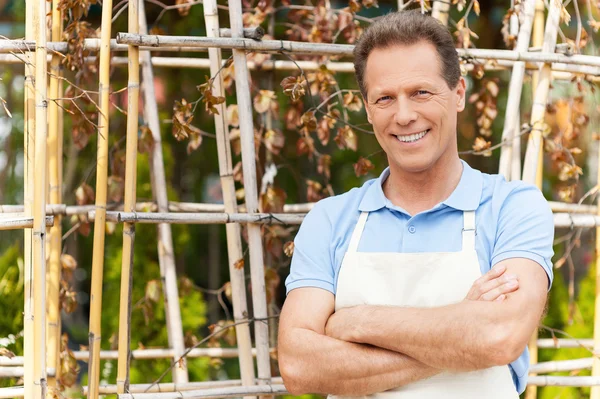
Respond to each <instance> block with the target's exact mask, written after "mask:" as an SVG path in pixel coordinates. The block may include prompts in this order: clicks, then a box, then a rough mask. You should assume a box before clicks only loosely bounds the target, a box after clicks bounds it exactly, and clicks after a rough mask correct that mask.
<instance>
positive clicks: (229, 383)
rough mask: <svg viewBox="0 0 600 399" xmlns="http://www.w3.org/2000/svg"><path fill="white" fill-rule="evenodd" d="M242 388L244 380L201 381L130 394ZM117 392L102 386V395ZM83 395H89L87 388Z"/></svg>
mask: <svg viewBox="0 0 600 399" xmlns="http://www.w3.org/2000/svg"><path fill="white" fill-rule="evenodd" d="M273 381H274V383H275V384H283V380H282V379H281V377H275V378H273ZM239 386H242V380H224V381H201V382H186V383H179V384H176V383H172V382H170V383H164V384H131V385H130V386H129V392H130V393H154V392H176V391H193V390H198V389H211V388H224V387H239ZM116 390H117V386H116V385H100V393H102V394H114V393H115V392H116ZM83 394H84V395H85V394H87V392H86V390H85V388H84V390H83Z"/></svg>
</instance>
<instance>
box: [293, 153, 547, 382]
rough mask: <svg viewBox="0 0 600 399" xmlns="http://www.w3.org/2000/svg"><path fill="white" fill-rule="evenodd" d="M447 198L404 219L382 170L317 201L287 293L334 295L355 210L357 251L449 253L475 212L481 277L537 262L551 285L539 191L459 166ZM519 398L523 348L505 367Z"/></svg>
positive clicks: (525, 360)
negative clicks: (516, 263)
mask: <svg viewBox="0 0 600 399" xmlns="http://www.w3.org/2000/svg"><path fill="white" fill-rule="evenodd" d="M462 163H463V166H464V167H463V172H462V176H461V178H460V182H459V183H458V186H457V187H456V188H455V190H454V191H453V192H452V194H451V195H450V196H449V197H448V198H447V199H446V200H445V201H443V202H441V203H439V204H437V205H436V206H434V207H433V208H432V209H430V210H427V211H424V212H421V213H419V214H417V215H414V216H411V215H409V214H408V213H407V212H406V211H405V210H404V209H402V208H400V207H398V206H395V205H394V204H392V203H391V202H390V201H389V200H388V199H387V198H386V197H385V195H384V193H383V189H382V183H383V182H384V181H385V179H386V178H387V177H388V176H389V173H390V172H389V168H387V169H386V170H384V171H383V173H382V174H381V176H379V178H377V179H372V180H369V181H367V182H366V183H365V184H364V185H363V186H362V187H360V188H353V189H352V190H350V191H348V192H347V193H344V194H341V195H337V196H334V197H330V198H326V199H324V200H322V201H319V202H318V203H317V204H316V205H315V207H314V208H313V209H312V210H311V211H310V212H309V213H308V215H307V216H306V218H305V219H304V222H303V223H302V225H301V227H300V230H299V231H298V234H297V235H296V238H295V239H294V244H295V245H294V255H293V257H292V264H291V270H290V275H289V276H288V277H287V279H286V281H285V284H286V289H287V292H288V293H289V292H290V291H291V290H293V289H295V288H300V287H317V288H322V289H324V290H327V291H329V292H331V293H332V294H334V295H335V292H336V288H337V279H338V274H339V271H340V266H341V264H342V259H343V258H344V254H345V253H346V251H347V249H348V245H349V243H350V237H351V236H352V232H353V231H354V227H355V226H356V223H357V221H358V217H359V215H360V213H361V212H363V211H365V212H370V214H369V218H368V219H367V223H366V225H365V229H364V231H363V234H362V237H361V240H360V244H359V246H358V251H360V252H456V251H460V250H461V247H462V228H463V211H473V210H475V211H476V212H475V224H476V229H477V235H476V242H475V249H476V251H477V255H478V258H479V265H480V267H481V273H482V274H484V273H486V272H488V271H489V270H490V269H491V268H492V267H493V266H494V265H495V264H496V263H498V262H500V261H502V260H504V259H508V258H527V259H531V260H533V261H535V262H537V263H538V264H539V265H540V266H541V267H542V268H543V269H544V270H545V271H546V273H547V275H548V280H549V284H550V285H551V284H552V278H553V274H552V262H551V258H552V256H553V255H554V252H553V250H552V242H553V239H554V222H553V217H552V211H551V210H550V206H549V205H548V203H547V202H546V200H545V199H544V197H543V195H542V193H541V192H540V191H539V190H538V189H537V188H536V187H535V186H532V185H530V184H526V183H524V182H522V181H511V182H507V181H506V180H504V178H503V177H502V176H499V175H488V174H485V173H481V172H479V171H478V170H475V169H472V168H471V167H470V166H469V165H468V164H467V163H466V162H464V161H462ZM509 367H510V369H511V373H512V376H513V381H514V382H515V386H516V387H517V390H518V391H519V393H521V392H523V391H524V390H525V386H526V384H527V372H528V369H529V352H528V350H527V349H525V351H524V352H523V354H522V355H521V357H519V359H517V360H516V361H515V362H513V363H511V364H510V366H509Z"/></svg>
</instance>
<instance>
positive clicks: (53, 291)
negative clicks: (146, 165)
mask: <svg viewBox="0 0 600 399" xmlns="http://www.w3.org/2000/svg"><path fill="white" fill-rule="evenodd" d="M58 4H59V0H53V1H52V33H51V35H52V41H53V42H59V41H60V40H61V36H62V12H61V11H60V10H59V8H58ZM60 61H61V60H60V58H59V57H58V55H57V54H53V55H52V61H51V63H50V72H51V74H50V93H49V96H50V98H52V99H56V98H59V97H60V96H59V86H60V80H59V79H58V77H59V75H60V73H61V68H60V65H61V63H60ZM59 113H60V108H59V106H58V104H57V103H56V102H54V101H50V102H49V103H48V125H49V134H48V150H49V154H48V157H49V160H48V170H49V181H50V189H49V192H50V203H51V204H61V203H62V184H61V183H62V179H61V175H60V171H61V167H60V164H61V163H62V140H63V135H62V130H60V129H59V128H60V123H59V120H58V119H59ZM61 220H62V217H61V216H60V215H55V216H54V225H53V226H52V227H51V228H50V239H49V242H50V261H49V267H48V320H47V322H48V327H47V328H48V358H47V361H48V370H49V371H53V373H50V374H51V376H50V377H49V378H48V386H49V387H53V388H54V387H56V379H57V378H58V377H59V373H60V367H59V362H58V359H59V357H58V353H59V351H60V304H59V292H60V276H61V265H60V254H61V244H62V239H61V237H62V226H61ZM52 374H53V375H52Z"/></svg>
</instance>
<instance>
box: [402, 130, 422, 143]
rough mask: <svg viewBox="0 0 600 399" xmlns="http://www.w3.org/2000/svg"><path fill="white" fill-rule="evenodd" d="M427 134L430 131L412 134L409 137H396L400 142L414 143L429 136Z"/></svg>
mask: <svg viewBox="0 0 600 399" xmlns="http://www.w3.org/2000/svg"><path fill="white" fill-rule="evenodd" d="M427 132H428V130H424V131H422V132H421V133H416V134H410V135H408V136H396V137H398V140H400V141H402V142H403V143H413V142H415V141H417V140H419V139H422V138H423V137H424V136H425V135H426V134H427Z"/></svg>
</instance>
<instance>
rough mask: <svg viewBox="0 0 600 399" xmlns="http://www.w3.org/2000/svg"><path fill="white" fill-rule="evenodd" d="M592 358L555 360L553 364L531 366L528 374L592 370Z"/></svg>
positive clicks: (545, 363)
mask: <svg viewBox="0 0 600 399" xmlns="http://www.w3.org/2000/svg"><path fill="white" fill-rule="evenodd" d="M592 363H593V358H591V357H586V358H583V359H573V360H557V361H553V362H543V363H538V364H532V365H531V366H530V367H529V372H530V373H538V374H541V373H555V372H560V371H575V370H583V369H590V368H592Z"/></svg>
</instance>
